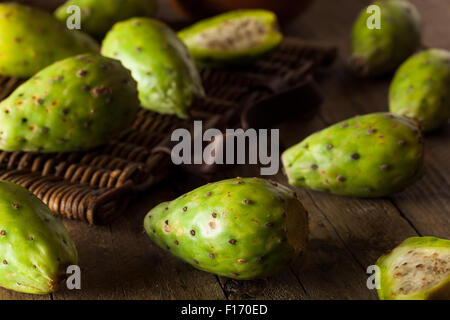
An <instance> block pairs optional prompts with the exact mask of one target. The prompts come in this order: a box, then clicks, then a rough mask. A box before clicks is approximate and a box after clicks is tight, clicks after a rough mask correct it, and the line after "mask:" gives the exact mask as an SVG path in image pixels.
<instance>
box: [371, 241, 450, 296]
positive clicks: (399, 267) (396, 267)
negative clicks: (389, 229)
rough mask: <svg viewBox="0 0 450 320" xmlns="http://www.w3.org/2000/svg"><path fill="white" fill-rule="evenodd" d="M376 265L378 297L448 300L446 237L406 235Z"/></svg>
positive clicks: (449, 265)
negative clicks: (377, 268)
mask: <svg viewBox="0 0 450 320" xmlns="http://www.w3.org/2000/svg"><path fill="white" fill-rule="evenodd" d="M376 265H377V266H378V267H379V268H380V269H379V272H377V274H376V283H377V284H378V286H379V287H378V290H377V291H378V296H379V298H380V300H449V299H450V240H445V239H439V238H435V237H411V238H408V239H406V240H405V241H403V242H402V243H401V244H400V245H399V246H397V247H396V248H394V249H393V250H392V251H389V252H388V253H387V254H385V255H383V256H381V257H380V258H379V259H378V260H377V263H376Z"/></svg>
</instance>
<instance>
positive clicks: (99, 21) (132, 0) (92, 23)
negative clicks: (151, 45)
mask: <svg viewBox="0 0 450 320" xmlns="http://www.w3.org/2000/svg"><path fill="white" fill-rule="evenodd" d="M71 6H78V7H79V8H80V9H81V29H82V30H83V31H85V32H87V33H89V34H92V35H93V36H95V37H97V38H100V37H103V36H104V35H105V34H106V32H108V30H109V29H111V27H112V26H113V25H114V24H115V23H116V22H119V21H122V20H126V19H129V18H132V17H136V16H140V17H141V16H142V17H143V16H145V17H152V16H154V14H155V12H156V7H157V1H156V0H69V1H67V2H66V3H65V4H63V5H62V6H60V7H59V8H58V9H56V11H55V16H56V18H57V19H59V20H61V21H62V22H64V23H65V22H66V21H67V19H68V18H69V17H70V16H71V15H72V14H73V12H69V13H68V9H70V7H71Z"/></svg>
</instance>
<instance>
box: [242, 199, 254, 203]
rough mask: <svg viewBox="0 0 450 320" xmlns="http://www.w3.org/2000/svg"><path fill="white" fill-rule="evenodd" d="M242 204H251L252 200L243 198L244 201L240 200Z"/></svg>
mask: <svg viewBox="0 0 450 320" xmlns="http://www.w3.org/2000/svg"><path fill="white" fill-rule="evenodd" d="M242 202H243V203H244V204H251V203H252V200H249V199H245V200H244V201H242Z"/></svg>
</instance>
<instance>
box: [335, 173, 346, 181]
mask: <svg viewBox="0 0 450 320" xmlns="http://www.w3.org/2000/svg"><path fill="white" fill-rule="evenodd" d="M336 180H337V181H340V182H344V181H345V180H346V179H345V177H343V176H341V175H338V176H336Z"/></svg>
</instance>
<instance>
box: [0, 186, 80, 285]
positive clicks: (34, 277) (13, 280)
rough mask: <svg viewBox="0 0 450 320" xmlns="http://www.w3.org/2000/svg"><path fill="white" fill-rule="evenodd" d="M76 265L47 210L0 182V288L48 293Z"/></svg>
mask: <svg viewBox="0 0 450 320" xmlns="http://www.w3.org/2000/svg"><path fill="white" fill-rule="evenodd" d="M77 263H78V255H77V249H76V248H75V245H74V243H73V242H72V239H71V238H70V236H69V234H68V233H67V230H66V229H65V227H64V225H63V224H62V223H61V222H60V221H59V220H58V219H57V218H56V217H54V215H53V214H52V212H51V211H50V209H49V208H48V207H47V206H46V205H45V204H44V203H43V202H42V201H41V200H39V199H38V198H37V197H35V196H34V195H33V194H31V193H30V192H28V190H27V189H25V188H22V187H20V186H18V185H15V184H13V183H10V182H6V181H0V286H2V287H4V288H7V289H11V290H14V291H18V292H24V293H33V294H46V293H50V292H53V291H56V290H57V289H58V287H59V286H60V284H61V282H62V281H63V280H64V279H65V275H66V268H67V267H68V266H70V265H76V264H77Z"/></svg>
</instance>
